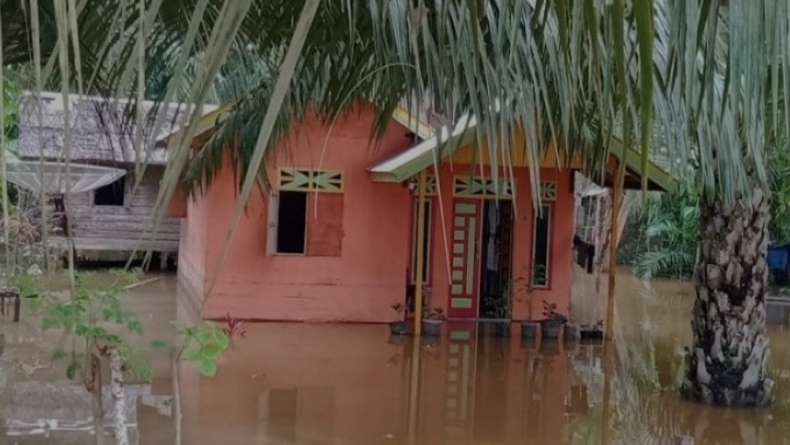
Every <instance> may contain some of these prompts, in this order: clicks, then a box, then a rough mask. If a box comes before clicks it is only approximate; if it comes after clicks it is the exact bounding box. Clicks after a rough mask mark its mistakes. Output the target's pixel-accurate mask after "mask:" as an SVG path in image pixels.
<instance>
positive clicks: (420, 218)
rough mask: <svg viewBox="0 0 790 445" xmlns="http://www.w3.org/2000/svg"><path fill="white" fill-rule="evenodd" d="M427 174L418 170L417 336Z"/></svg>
mask: <svg viewBox="0 0 790 445" xmlns="http://www.w3.org/2000/svg"><path fill="white" fill-rule="evenodd" d="M426 178H427V174H426V173H425V170H422V171H421V172H420V179H419V183H418V185H417V186H418V187H419V193H418V195H417V249H416V252H415V254H416V255H417V261H416V265H415V266H414V267H415V268H416V269H417V270H415V271H414V272H415V273H414V335H415V336H416V337H419V336H420V335H422V297H423V295H422V287H423V283H424V282H425V277H424V276H423V273H422V269H423V266H424V255H425V224H424V222H423V221H424V220H425V187H426V184H425V183H426V182H427V179H426Z"/></svg>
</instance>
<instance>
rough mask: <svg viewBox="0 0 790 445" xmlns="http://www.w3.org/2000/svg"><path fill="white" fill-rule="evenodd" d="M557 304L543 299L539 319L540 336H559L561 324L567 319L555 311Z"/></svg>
mask: <svg viewBox="0 0 790 445" xmlns="http://www.w3.org/2000/svg"><path fill="white" fill-rule="evenodd" d="M556 309H557V304H556V303H549V302H548V301H546V300H543V317H544V319H543V320H541V321H540V334H541V337H542V338H559V336H560V329H561V328H562V325H563V324H564V323H565V322H566V321H568V319H567V318H565V316H564V315H562V314H560V313H558V312H557V311H556Z"/></svg>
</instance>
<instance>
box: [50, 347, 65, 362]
mask: <svg viewBox="0 0 790 445" xmlns="http://www.w3.org/2000/svg"><path fill="white" fill-rule="evenodd" d="M64 358H66V351H64V350H62V349H55V352H53V353H52V360H61V359H64Z"/></svg>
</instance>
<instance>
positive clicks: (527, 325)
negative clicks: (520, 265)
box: [510, 276, 538, 339]
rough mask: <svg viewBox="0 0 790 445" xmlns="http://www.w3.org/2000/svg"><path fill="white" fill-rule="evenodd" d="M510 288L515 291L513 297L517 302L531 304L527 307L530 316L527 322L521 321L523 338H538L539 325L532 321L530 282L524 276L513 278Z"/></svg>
mask: <svg viewBox="0 0 790 445" xmlns="http://www.w3.org/2000/svg"><path fill="white" fill-rule="evenodd" d="M510 287H511V289H513V290H512V292H513V295H516V298H515V301H517V302H519V303H524V302H525V301H528V302H529V304H528V305H527V310H528V311H529V315H528V317H527V319H526V320H522V321H521V338H526V339H532V338H537V336H538V323H537V322H535V320H533V319H532V301H531V300H532V295H531V292H532V286H530V283H529V280H527V279H526V278H524V277H523V276H521V277H516V278H513V282H512V284H511V285H510Z"/></svg>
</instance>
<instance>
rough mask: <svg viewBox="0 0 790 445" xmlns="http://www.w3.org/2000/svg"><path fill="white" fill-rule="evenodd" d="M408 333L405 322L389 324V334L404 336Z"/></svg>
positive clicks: (407, 326)
mask: <svg viewBox="0 0 790 445" xmlns="http://www.w3.org/2000/svg"><path fill="white" fill-rule="evenodd" d="M408 333H409V325H408V324H407V323H406V322H405V321H393V322H391V323H390V334H392V335H406V334H408Z"/></svg>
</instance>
